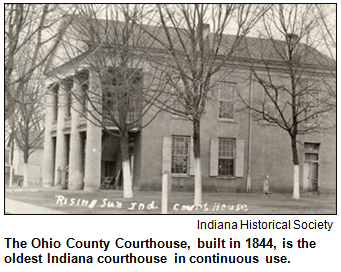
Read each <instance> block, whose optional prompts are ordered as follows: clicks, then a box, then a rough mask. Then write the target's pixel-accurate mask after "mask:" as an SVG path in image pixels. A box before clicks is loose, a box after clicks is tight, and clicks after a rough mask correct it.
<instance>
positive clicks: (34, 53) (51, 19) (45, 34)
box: [5, 4, 66, 119]
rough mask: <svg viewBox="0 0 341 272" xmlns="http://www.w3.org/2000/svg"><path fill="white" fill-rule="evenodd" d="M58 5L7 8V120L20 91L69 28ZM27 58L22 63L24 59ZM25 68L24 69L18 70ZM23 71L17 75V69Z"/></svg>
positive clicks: (9, 6) (21, 5) (17, 101)
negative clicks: (63, 20) (66, 28)
mask: <svg viewBox="0 0 341 272" xmlns="http://www.w3.org/2000/svg"><path fill="white" fill-rule="evenodd" d="M65 14H66V12H62V11H61V10H60V9H59V6H58V5H55V4H7V5H6V7H5V118H6V119H7V118H11V115H12V114H13V112H14V109H15V104H16V103H20V102H21V101H20V100H19V98H20V97H21V94H20V93H19V91H21V90H23V89H25V87H23V86H24V85H25V84H27V82H28V81H30V79H31V77H32V75H33V74H34V73H35V71H37V70H39V69H40V68H41V67H43V66H44V65H45V63H46V61H47V59H48V58H49V56H50V55H51V53H52V52H53V51H54V49H55V47H56V46H57V44H58V41H59V39H60V37H61V36H62V34H63V32H64V30H65V27H66V25H62V26H61V25H60V22H61V20H62V19H63V18H64V16H65ZM23 57H24V59H25V61H23V60H22V59H21V58H23ZM19 63H20V65H24V67H25V70H24V71H23V69H22V68H23V67H19ZM19 68H20V69H21V72H20V73H18V72H17V69H19Z"/></svg>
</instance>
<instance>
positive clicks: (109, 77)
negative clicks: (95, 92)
mask: <svg viewBox="0 0 341 272" xmlns="http://www.w3.org/2000/svg"><path fill="white" fill-rule="evenodd" d="M102 84H103V97H102V114H103V117H104V118H106V119H109V120H110V119H111V118H113V117H114V118H115V119H116V120H117V121H120V116H121V115H123V116H126V122H127V123H134V122H136V121H137V120H138V118H139V116H140V113H141V112H140V111H141V107H142V101H141V96H140V92H141V91H142V71H141V70H139V69H128V70H127V69H113V68H110V67H109V68H108V70H107V71H104V72H103V75H102Z"/></svg>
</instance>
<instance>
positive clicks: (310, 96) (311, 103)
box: [304, 90, 320, 125]
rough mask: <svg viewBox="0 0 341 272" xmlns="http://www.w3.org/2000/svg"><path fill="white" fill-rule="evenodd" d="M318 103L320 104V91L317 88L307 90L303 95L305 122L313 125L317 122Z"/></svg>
mask: <svg viewBox="0 0 341 272" xmlns="http://www.w3.org/2000/svg"><path fill="white" fill-rule="evenodd" d="M319 105H320V92H319V91H317V90H308V93H307V94H306V95H305V103H304V107H305V108H304V113H305V119H306V124H308V125H314V124H318V122H319V114H318V112H319V110H320V108H319Z"/></svg>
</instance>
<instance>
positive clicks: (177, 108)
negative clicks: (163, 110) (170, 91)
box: [172, 97, 186, 118]
mask: <svg viewBox="0 0 341 272" xmlns="http://www.w3.org/2000/svg"><path fill="white" fill-rule="evenodd" d="M172 107H173V113H172V116H173V117H176V118H177V117H183V118H185V116H184V114H183V112H186V108H185V106H184V105H183V104H182V103H181V102H180V101H179V100H178V98H176V97H174V98H173V106H172Z"/></svg>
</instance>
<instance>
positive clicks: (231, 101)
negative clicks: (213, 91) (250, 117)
mask: <svg viewBox="0 0 341 272" xmlns="http://www.w3.org/2000/svg"><path fill="white" fill-rule="evenodd" d="M236 87H237V84H236V83H232V82H222V83H220V84H219V119H221V120H234V119H235V96H236Z"/></svg>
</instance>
